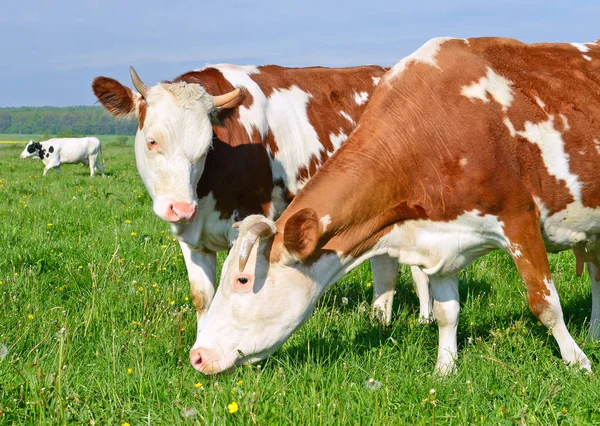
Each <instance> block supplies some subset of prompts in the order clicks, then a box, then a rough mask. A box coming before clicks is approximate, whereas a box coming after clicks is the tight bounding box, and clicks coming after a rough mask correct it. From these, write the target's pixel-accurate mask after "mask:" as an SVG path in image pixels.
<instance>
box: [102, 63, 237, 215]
mask: <svg viewBox="0 0 600 426" xmlns="http://www.w3.org/2000/svg"><path fill="white" fill-rule="evenodd" d="M131 75H132V80H133V84H134V86H135V87H136V89H137V90H138V91H139V93H140V94H137V93H133V92H132V91H131V89H129V88H128V87H125V86H123V85H121V84H120V83H119V82H118V81H116V80H113V79H111V78H106V77H98V78H96V79H95V80H94V82H93V84H92V88H93V90H94V93H95V94H96V96H97V97H98V99H99V100H100V102H101V103H102V105H103V106H104V107H105V108H106V109H107V110H108V112H109V113H111V114H112V115H114V116H116V117H124V116H131V115H136V116H137V118H138V120H139V122H140V125H139V127H138V131H137V134H136V137H135V158H136V163H137V168H138V171H139V173H140V176H141V177H142V180H143V181H144V184H145V185H146V188H147V189H148V192H149V193H150V195H151V197H152V199H153V210H154V212H155V213H156V214H157V215H158V216H159V217H161V218H162V219H164V220H166V221H169V222H174V223H175V222H190V221H191V220H193V218H194V216H195V214H196V210H197V196H196V186H197V184H198V181H199V180H200V176H201V175H202V171H203V170H204V163H205V158H206V154H207V153H208V150H209V149H210V146H211V143H212V135H213V131H212V122H211V120H212V117H213V116H214V115H215V114H216V112H217V111H218V109H219V108H227V107H228V104H230V102H231V101H232V100H233V99H235V98H236V97H237V95H238V94H239V89H235V90H233V91H232V92H230V93H227V94H225V95H220V96H214V97H213V96H211V95H210V94H208V93H207V92H206V90H205V89H204V88H203V87H202V86H200V85H199V84H192V83H184V82H179V83H159V84H157V85H156V86H154V87H148V86H146V85H145V84H144V83H143V82H142V81H141V80H140V79H139V77H138V76H137V74H136V73H135V71H134V70H133V69H131Z"/></svg>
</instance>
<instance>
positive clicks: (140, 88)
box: [129, 67, 150, 98]
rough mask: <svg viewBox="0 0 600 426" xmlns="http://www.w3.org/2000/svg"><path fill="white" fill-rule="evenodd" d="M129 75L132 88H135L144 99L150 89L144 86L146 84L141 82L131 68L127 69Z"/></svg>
mask: <svg viewBox="0 0 600 426" xmlns="http://www.w3.org/2000/svg"><path fill="white" fill-rule="evenodd" d="M129 74H131V81H132V82H133V87H135V90H137V91H138V92H139V93H140V95H142V96H143V97H144V98H145V97H146V95H147V94H148V90H150V88H149V87H148V86H146V84H145V83H144V82H143V81H142V79H141V78H140V76H139V75H138V73H137V72H135V70H134V69H133V67H129Z"/></svg>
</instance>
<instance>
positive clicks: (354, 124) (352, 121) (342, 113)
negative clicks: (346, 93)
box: [340, 111, 356, 126]
mask: <svg viewBox="0 0 600 426" xmlns="http://www.w3.org/2000/svg"><path fill="white" fill-rule="evenodd" d="M340 115H341V116H342V117H344V118H345V119H346V120H348V121H349V122H350V124H352V125H353V126H356V121H354V119H353V118H352V117H350V114H348V113H347V112H345V111H340Z"/></svg>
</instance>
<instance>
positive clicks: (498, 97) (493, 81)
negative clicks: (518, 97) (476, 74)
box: [461, 67, 514, 111]
mask: <svg viewBox="0 0 600 426" xmlns="http://www.w3.org/2000/svg"><path fill="white" fill-rule="evenodd" d="M511 85H512V82H511V81H510V80H508V79H506V78H504V77H502V76H501V75H498V74H496V73H495V72H494V70H493V69H491V68H490V67H488V68H487V73H486V75H485V76H484V77H481V78H480V79H479V80H478V81H476V82H474V83H472V84H470V85H468V86H462V87H461V94H462V95H463V96H466V97H467V98H470V99H479V100H481V101H483V102H484V103H488V102H489V101H490V99H489V98H488V94H490V95H491V96H492V98H494V100H495V101H496V102H498V103H499V104H500V105H502V110H503V111H506V110H507V108H508V107H510V105H511V104H512V101H513V99H514V97H513V94H512V89H511Z"/></svg>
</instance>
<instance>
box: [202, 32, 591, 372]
mask: <svg viewBox="0 0 600 426" xmlns="http://www.w3.org/2000/svg"><path fill="white" fill-rule="evenodd" d="M599 140H600V45H598V44H596V43H586V44H555V43H542V44H533V45H527V44H524V43H521V42H518V41H516V40H512V39H503V38H479V39H447V38H438V39H433V40H431V41H429V42H427V43H426V44H425V45H424V46H422V47H421V48H420V49H418V50H417V51H416V52H414V53H413V54H412V55H411V56H409V57H407V58H405V59H403V60H401V61H400V62H399V63H398V64H397V65H395V66H394V67H393V68H392V69H391V70H390V71H389V72H388V73H387V74H386V75H385V76H384V77H383V78H382V81H381V82H380V83H379V85H378V87H377V89H376V90H375V93H374V94H373V96H372V99H371V101H370V103H369V107H368V109H367V111H366V112H365V114H364V115H363V117H362V118H361V121H360V122H359V125H358V127H357V128H356V130H355V131H354V133H353V134H352V135H351V136H350V137H349V139H348V141H347V142H346V143H345V144H344V146H343V147H342V148H341V149H340V150H339V151H338V152H337V153H336V155H335V156H334V157H333V158H332V159H331V160H329V161H328V162H327V163H326V164H325V165H324V166H323V167H322V168H321V169H319V171H318V172H317V173H316V175H315V176H314V177H313V178H312V179H311V180H310V181H309V182H308V183H307V185H306V186H305V187H304V188H303V189H302V191H300V192H299V194H298V195H297V196H296V198H295V199H294V201H293V202H292V203H291V204H290V206H289V207H288V208H287V209H286V210H285V212H284V213H283V214H282V215H281V217H280V218H279V219H278V220H277V221H276V222H273V221H272V220H270V219H268V218H265V217H263V216H260V215H253V216H250V217H248V218H246V219H245V220H244V221H243V222H242V223H241V224H240V225H239V236H238V239H237V241H236V242H235V244H234V246H233V247H232V249H231V251H230V253H229V255H228V257H227V260H226V261H225V263H224V266H223V271H222V275H221V283H220V285H219V287H218V290H217V292H216V295H215V298H214V300H213V303H212V305H211V306H210V308H209V311H208V313H207V316H206V321H205V324H206V327H205V328H203V329H202V331H201V332H200V335H199V336H198V340H197V342H196V345H195V347H194V348H193V349H192V351H191V354H190V357H191V358H190V360H191V362H192V364H193V365H194V367H195V368H197V369H198V370H200V371H202V372H204V373H215V372H219V371H222V370H225V369H228V368H231V367H233V366H235V365H240V364H242V363H244V362H254V361H257V360H259V359H261V358H264V357H265V356H267V355H268V354H270V353H272V352H273V351H275V350H276V349H277V348H278V347H279V346H281V345H282V344H283V342H284V341H285V340H286V339H287V338H288V337H289V336H290V335H291V334H292V332H293V331H294V330H295V329H297V328H298V327H299V326H300V325H301V324H302V323H303V322H305V321H306V320H307V319H308V317H309V316H310V314H311V313H312V311H313V309H314V307H315V304H316V302H317V300H318V298H319V297H320V296H321V295H322V294H323V293H324V291H325V290H326V289H327V288H328V287H329V286H330V285H331V284H332V283H333V282H335V281H336V280H337V279H338V278H339V277H341V276H342V275H343V274H345V273H347V272H348V271H350V270H351V269H353V268H354V267H355V266H357V265H358V264H360V263H361V262H363V261H364V260H366V259H368V258H370V257H372V256H377V255H382V254H388V255H389V256H392V257H394V258H396V259H398V260H399V261H400V263H403V264H411V265H419V266H420V267H421V268H423V271H424V272H425V273H427V275H429V279H430V290H431V294H432V296H433V300H434V302H433V310H434V313H435V317H436V319H437V322H438V326H439V350H438V358H437V363H436V371H437V372H438V373H439V374H447V373H449V372H451V371H452V370H453V369H454V365H455V359H456V356H457V344H456V330H457V325H458V312H459V300H458V296H459V293H458V277H457V273H458V272H459V271H460V270H461V269H463V268H465V267H466V266H467V265H469V264H470V263H471V262H473V261H474V260H476V259H477V258H479V257H481V256H483V255H484V254H486V253H488V252H490V251H491V250H494V249H501V250H504V251H506V252H508V253H509V254H510V256H511V257H512V259H513V261H514V263H515V264H516V266H517V269H518V271H519V273H520V275H521V277H522V278H523V281H524V282H525V286H526V289H527V295H528V299H529V306H530V308H531V310H532V312H533V313H534V315H535V316H536V317H537V318H538V319H539V320H540V321H541V322H542V323H543V324H544V325H546V326H547V327H548V328H550V329H551V331H552V334H553V335H554V337H555V339H556V341H557V342H558V345H559V347H560V352H561V355H562V357H563V359H564V360H566V361H567V362H568V363H570V364H578V365H579V366H580V367H581V368H584V369H587V370H590V369H591V364H590V361H589V360H588V358H587V357H586V355H585V354H584V353H583V351H582V350H581V349H580V348H579V346H578V345H577V343H575V341H574V340H573V338H572V337H571V335H570V334H569V332H568V330H567V328H566V326H565V322H564V319H563V313H562V309H561V305H560V302H559V298H558V294H557V292H556V289H555V287H554V284H553V281H552V277H551V275H550V268H549V264H548V257H547V252H546V250H548V251H551V252H557V251H560V250H566V249H569V248H575V249H576V253H577V254H578V257H579V260H578V265H579V266H578V270H579V271H581V269H582V262H588V268H589V271H590V275H591V280H592V287H593V292H594V295H595V296H597V295H598V292H599V290H600V288H599V284H598V280H599V278H600V277H599V276H598V272H597V271H598V267H599V266H600V245H599V244H598V242H597V241H598V240H597V238H598V236H599V235H600V167H598V166H599V165H600V142H599ZM257 242H258V244H257ZM593 303H594V305H593V309H594V311H593V313H592V324H591V325H592V327H593V328H592V329H591V333H592V334H595V336H596V337H597V335H598V331H599V330H598V314H599V312H598V308H599V307H598V300H595V301H594V302H593Z"/></svg>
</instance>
